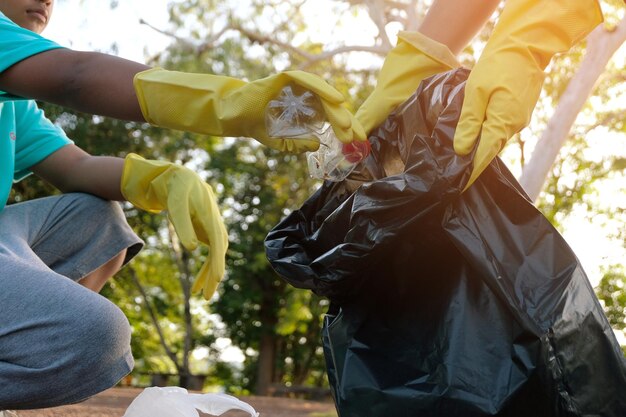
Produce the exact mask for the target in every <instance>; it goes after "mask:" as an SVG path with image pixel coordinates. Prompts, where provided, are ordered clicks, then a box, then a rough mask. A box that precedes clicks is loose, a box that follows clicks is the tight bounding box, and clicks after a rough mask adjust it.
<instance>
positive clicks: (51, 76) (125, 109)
mask: <svg viewBox="0 0 626 417" xmlns="http://www.w3.org/2000/svg"><path fill="white" fill-rule="evenodd" d="M146 69H149V67H148V66H145V65H143V64H139V63H137V62H133V61H128V60H125V59H122V58H117V57H114V56H112V55H106V54H101V53H97V52H79V51H72V50H70V49H53V50H51V51H46V52H42V53H40V54H37V55H33V56H31V57H29V58H26V59H24V60H22V61H20V62H18V63H17V64H15V65H13V66H12V67H10V68H8V69H7V70H5V71H3V72H2V73H0V90H2V91H6V92H9V93H11V94H14V95H17V96H21V97H26V98H33V99H38V100H42V101H46V102H50V103H55V104H60V105H62V106H66V107H69V108H72V109H75V110H78V111H82V112H85V113H90V114H99V115H103V116H109V117H114V118H117V119H122V120H134V121H144V119H143V116H142V114H141V109H140V107H139V102H138V101H137V96H136V95H135V89H134V87H133V77H134V76H135V74H137V73H138V72H140V71H144V70H146Z"/></svg>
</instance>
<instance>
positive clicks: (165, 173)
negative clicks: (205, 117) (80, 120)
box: [121, 154, 228, 300]
mask: <svg viewBox="0 0 626 417" xmlns="http://www.w3.org/2000/svg"><path fill="white" fill-rule="evenodd" d="M121 191H122V194H123V195H124V197H125V198H126V199H127V200H128V201H129V202H131V203H133V204H134V205H135V206H136V207H138V208H141V209H143V210H147V211H150V212H153V213H158V212H161V211H162V210H167V212H168V217H169V219H170V221H171V222H172V225H173V226H174V230H175V231H176V234H177V235H178V237H179V239H180V242H181V244H182V245H183V246H184V247H185V248H186V249H188V250H193V249H195V248H196V247H197V246H198V244H199V243H203V244H205V245H207V246H208V247H209V255H208V257H207V259H206V261H205V262H204V264H203V265H202V268H201V269H200V272H199V273H198V275H197V276H196V279H195V281H194V283H193V287H192V291H194V292H198V291H200V290H202V293H203V295H204V298H206V299H207V300H208V299H210V298H211V296H212V295H213V293H214V292H215V290H216V289H217V285H218V284H219V282H220V281H221V279H222V277H223V275H224V270H225V256H226V249H227V247H228V234H227V232H226V228H225V227H224V222H223V221H222V217H221V215H220V211H219V207H218V206H217V202H216V198H215V195H214V194H213V190H212V189H211V186H210V185H209V184H207V183H206V182H205V181H203V180H202V178H200V177H199V176H198V174H196V173H195V172H193V171H192V170H190V169H188V168H185V167H184V166H182V165H177V164H173V163H171V162H166V161H150V160H146V159H144V158H142V157H141V156H139V155H135V154H128V155H127V156H126V159H125V162H124V170H123V174H122V181H121Z"/></svg>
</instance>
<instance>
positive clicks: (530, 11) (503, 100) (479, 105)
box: [454, 0, 602, 188]
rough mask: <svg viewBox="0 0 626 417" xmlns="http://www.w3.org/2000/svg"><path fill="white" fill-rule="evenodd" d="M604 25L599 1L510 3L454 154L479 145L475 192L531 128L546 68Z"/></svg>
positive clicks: (474, 81) (471, 85) (468, 93)
mask: <svg viewBox="0 0 626 417" xmlns="http://www.w3.org/2000/svg"><path fill="white" fill-rule="evenodd" d="M600 22H602V13H601V11H600V8H599V5H598V3H597V1H596V0H576V1H570V0H549V1H536V0H508V1H507V2H506V4H505V7H504V10H503V12H502V15H501V16H500V19H499V21H498V23H497V25H496V27H495V29H494V32H493V34H492V35H491V37H490V39H489V41H488V42H487V46H486V47H485V50H484V51H483V53H482V55H481V57H480V59H479V60H478V62H477V63H476V66H475V67H474V69H473V70H472V72H471V74H470V76H469V78H468V80H467V84H466V86H465V99H464V102H463V109H462V110H461V117H460V119H459V123H458V125H457V129H456V133H455V136H454V149H455V151H456V152H457V153H458V154H460V155H467V154H469V153H470V152H472V150H473V149H474V147H475V146H476V142H477V141H478V145H477V147H476V150H475V154H474V164H473V165H474V166H473V170H472V174H471V176H470V179H469V182H468V184H467V186H466V188H467V187H469V186H470V185H471V184H472V183H473V182H474V181H475V180H476V178H477V177H478V176H479V175H480V174H481V173H482V172H483V170H484V169H485V168H486V167H487V166H488V165H489V163H490V162H491V161H492V160H493V158H495V156H496V155H497V154H498V153H499V152H500V151H501V150H502V148H503V147H504V145H505V144H506V142H507V141H508V140H509V139H510V138H511V137H512V136H513V135H514V134H515V133H517V132H519V131H520V130H521V129H523V128H524V127H525V126H527V125H528V123H529V121H530V117H531V115H532V111H533V109H534V107H535V105H536V103H537V100H538V98H539V95H540V93H541V88H542V85H543V80H544V77H545V74H544V69H545V67H546V66H547V65H548V63H549V62H550V60H551V58H552V56H553V55H554V54H556V53H559V52H565V51H567V50H568V49H570V48H571V47H572V46H573V45H574V44H576V43H577V42H578V41H579V40H580V39H582V38H584V37H585V36H586V35H587V34H588V33H589V32H590V31H591V30H592V29H593V28H594V27H595V26H596V25H598V24H599V23H600Z"/></svg>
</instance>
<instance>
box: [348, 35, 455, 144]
mask: <svg viewBox="0 0 626 417" xmlns="http://www.w3.org/2000/svg"><path fill="white" fill-rule="evenodd" d="M459 66H460V64H459V63H458V62H457V60H456V58H455V57H454V55H452V52H450V50H449V49H448V48H447V47H446V46H445V45H443V44H440V43H439V42H436V41H434V40H432V39H430V38H428V37H426V36H425V35H422V34H421V33H419V32H400V33H399V34H398V43H397V45H396V47H395V48H393V49H392V50H391V52H389V54H388V55H387V57H386V58H385V62H384V63H383V67H382V68H381V70H380V74H379V75H378V81H377V83H376V88H375V89H374V91H372V94H370V96H369V97H368V98H367V100H365V102H364V103H363V104H362V105H361V107H360V108H359V110H358V111H357V112H356V118H357V119H358V120H359V122H361V124H362V125H363V128H364V129H365V132H366V133H367V134H369V133H370V132H371V131H372V130H373V129H374V128H376V127H377V126H378V125H380V124H381V123H382V122H383V121H384V120H385V119H386V118H387V116H389V114H390V113H391V112H392V111H393V110H394V109H395V108H396V107H397V106H398V105H400V104H402V103H403V102H405V101H406V100H407V99H408V98H409V97H411V95H413V93H415V90H417V87H418V86H419V84H420V82H421V81H422V80H423V79H424V78H428V77H430V76H432V75H435V74H437V73H440V72H444V71H448V70H451V69H453V68H457V67H459Z"/></svg>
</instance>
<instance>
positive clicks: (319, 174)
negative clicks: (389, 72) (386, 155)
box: [265, 85, 370, 181]
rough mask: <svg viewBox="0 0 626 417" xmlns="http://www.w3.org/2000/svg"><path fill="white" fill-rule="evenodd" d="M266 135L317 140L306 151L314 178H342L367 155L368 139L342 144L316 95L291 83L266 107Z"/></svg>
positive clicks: (334, 179)
mask: <svg viewBox="0 0 626 417" xmlns="http://www.w3.org/2000/svg"><path fill="white" fill-rule="evenodd" d="M265 125H266V128H267V133H268V135H269V136H271V137H274V138H289V139H293V140H298V139H303V140H311V139H312V138H314V139H316V140H318V141H319V143H320V147H319V149H318V150H317V151H315V152H307V162H308V166H309V174H310V175H311V177H313V178H318V179H324V180H329V181H343V180H344V179H345V178H346V177H347V176H348V175H350V173H351V172H352V171H353V170H354V168H355V167H356V166H357V165H358V163H359V162H361V161H362V160H363V159H365V158H366V157H367V155H368V154H369V150H370V148H369V142H367V141H365V142H353V143H347V144H344V143H342V142H341V141H340V140H339V139H338V138H337V136H335V132H334V131H333V129H332V127H331V126H330V123H328V122H327V121H326V120H325V116H324V110H323V108H322V104H321V103H320V101H319V99H318V98H317V96H316V95H315V94H313V93H311V92H310V91H307V90H305V89H303V88H299V87H298V86H294V85H287V86H285V87H284V88H283V89H282V90H281V92H280V94H279V95H278V97H276V98H275V99H274V100H272V101H270V102H269V103H268V105H267V108H266V110H265Z"/></svg>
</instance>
